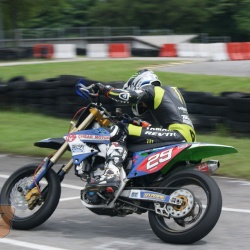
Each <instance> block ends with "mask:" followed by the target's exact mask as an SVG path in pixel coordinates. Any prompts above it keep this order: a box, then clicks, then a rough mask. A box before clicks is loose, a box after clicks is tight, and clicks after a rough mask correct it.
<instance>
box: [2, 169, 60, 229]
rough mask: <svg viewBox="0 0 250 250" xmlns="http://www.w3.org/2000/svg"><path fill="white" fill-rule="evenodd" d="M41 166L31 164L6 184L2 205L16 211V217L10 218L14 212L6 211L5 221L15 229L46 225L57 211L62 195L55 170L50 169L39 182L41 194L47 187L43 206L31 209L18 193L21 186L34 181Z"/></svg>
mask: <svg viewBox="0 0 250 250" xmlns="http://www.w3.org/2000/svg"><path fill="white" fill-rule="evenodd" d="M38 165H39V164H29V165H26V166H24V167H22V168H20V169H18V170H17V171H15V172H14V173H13V174H12V175H11V176H10V177H9V178H8V179H7V181H6V182H5V184H4V185H3V187H2V191H1V194H0V204H1V205H3V208H5V209H11V207H12V209H14V217H13V218H8V216H9V215H10V214H12V215H13V212H11V211H10V210H9V211H5V213H4V214H3V216H2V217H3V219H4V220H5V221H6V222H7V223H9V221H10V220H11V225H12V227H13V228H15V229H21V230H28V229H32V228H35V227H37V226H39V225H41V224H42V223H44V222H45V221H46V220H47V219H48V218H49V217H50V216H51V215H52V214H53V212H54V211H55V209H56V207H57V205H58V202H59V199H60V195H61V186H60V181H59V178H58V176H57V174H56V173H55V171H54V170H53V169H50V170H49V171H48V172H47V173H46V175H45V176H44V178H42V180H41V181H40V182H39V186H40V190H41V192H42V191H43V189H44V188H45V187H46V186H47V187H48V190H47V192H45V194H44V197H43V201H42V203H41V204H37V205H36V206H35V208H34V209H32V210H31V209H29V207H28V203H27V201H26V199H25V198H24V196H23V195H22V194H21V193H20V191H18V188H20V186H22V185H23V186H24V185H27V183H30V182H31V181H32V180H33V175H34V173H35V171H36V169H37V167H38Z"/></svg>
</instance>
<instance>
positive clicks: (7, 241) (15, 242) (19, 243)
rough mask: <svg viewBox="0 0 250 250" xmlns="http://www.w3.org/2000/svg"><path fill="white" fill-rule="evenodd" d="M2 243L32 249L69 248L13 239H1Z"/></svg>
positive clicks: (53, 249)
mask: <svg viewBox="0 0 250 250" xmlns="http://www.w3.org/2000/svg"><path fill="white" fill-rule="evenodd" d="M0 243H4V244H9V245H12V246H17V247H24V248H30V249H38V250H44V249H46V250H67V249H65V248H58V247H50V246H46V245H40V244H34V243H29V242H25V241H20V240H12V239H7V238H4V239H0Z"/></svg>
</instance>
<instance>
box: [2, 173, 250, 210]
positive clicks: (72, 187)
mask: <svg viewBox="0 0 250 250" xmlns="http://www.w3.org/2000/svg"><path fill="white" fill-rule="evenodd" d="M8 177H9V176H8V175H3V174H0V178H5V179H7V178H8ZM61 186H62V187H65V188H70V189H76V190H82V189H83V187H80V186H75V185H70V184H64V183H62V184H61ZM76 199H79V197H69V198H62V199H60V201H68V200H76ZM222 211H224V212H236V213H246V214H250V210H249V209H236V208H228V207H222Z"/></svg>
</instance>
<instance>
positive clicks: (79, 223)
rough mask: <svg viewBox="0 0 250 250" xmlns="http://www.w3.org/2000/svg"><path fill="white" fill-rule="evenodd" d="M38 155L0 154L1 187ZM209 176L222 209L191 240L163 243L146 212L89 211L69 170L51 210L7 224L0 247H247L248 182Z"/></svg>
mask: <svg viewBox="0 0 250 250" xmlns="http://www.w3.org/2000/svg"><path fill="white" fill-rule="evenodd" d="M41 160H42V159H40V158H39V159H35V158H31V157H23V156H13V155H4V154H2V155H0V169H1V172H0V187H1V186H2V185H3V183H4V181H5V180H6V178H7V177H8V176H9V175H10V174H11V173H12V172H13V171H14V170H15V169H17V168H18V167H20V166H23V165H26V164H29V163H34V162H40V161H41ZM57 167H59V165H58V166H56V168H57ZM214 178H215V180H216V182H217V183H218V185H219V187H220V189H221V192H222V196H223V211H222V214H221V217H220V219H219V221H218V223H217V225H216V226H215V228H214V229H213V230H212V231H211V232H210V233H209V234H208V235H207V236H206V237H204V238H203V239H202V240H200V241H198V242H196V243H194V244H192V245H181V246H180V245H172V244H166V243H164V242H162V241H161V240H160V239H158V238H157V237H156V236H155V234H154V233H153V231H152V230H151V228H150V225H149V223H148V217H147V214H143V215H128V216H126V217H122V218H120V217H108V216H98V215H95V214H93V213H92V212H90V211H89V210H88V209H87V208H85V207H83V206H82V204H81V202H80V199H79V193H80V190H81V189H82V187H83V183H82V182H81V181H80V180H79V179H78V178H77V177H75V176H74V173H73V171H72V172H70V173H69V174H68V175H67V176H66V177H65V180H64V181H63V183H62V194H61V199H60V202H59V205H58V207H57V209H56V211H55V212H54V214H53V215H52V216H51V217H50V218H49V219H48V220H47V221H46V222H45V223H44V224H43V225H41V226H39V227H37V228H35V229H33V230H29V231H19V230H13V229H12V230H11V231H10V234H9V235H8V236H6V237H5V238H3V239H0V249H5V250H10V249H17V248H18V249H20V250H22V249H25V250H27V249H45V250H59V249H60V250H66V249H68V250H75V249H93V250H94V249H103V250H114V249H117V250H120V249H145V250H149V249H169V250H172V249H173V250H175V249H182V250H189V249H190V250H191V249H201V248H202V249H203V250H212V249H213V250H214V249H220V250H221V249H239V248H241V249H249V244H250V239H249V225H250V205H249V204H250V196H249V190H250V182H249V181H244V180H237V179H229V178H224V177H214Z"/></svg>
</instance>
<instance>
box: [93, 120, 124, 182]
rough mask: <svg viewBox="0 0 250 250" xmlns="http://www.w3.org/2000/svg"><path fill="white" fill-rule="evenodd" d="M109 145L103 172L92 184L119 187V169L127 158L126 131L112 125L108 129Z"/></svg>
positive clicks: (122, 127)
mask: <svg viewBox="0 0 250 250" xmlns="http://www.w3.org/2000/svg"><path fill="white" fill-rule="evenodd" d="M110 137H111V139H110V140H111V144H110V145H109V147H108V150H107V155H106V162H105V172H104V174H103V175H102V176H100V178H98V179H96V180H95V181H94V183H93V184H97V185H119V182H120V178H119V177H120V168H121V167H123V166H122V163H123V161H124V160H125V159H126V157H127V148H126V138H127V131H126V128H125V127H124V126H122V125H120V126H119V125H114V126H112V127H111V128H110Z"/></svg>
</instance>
